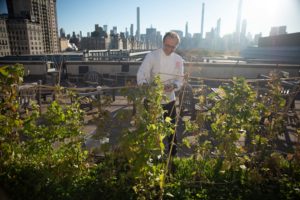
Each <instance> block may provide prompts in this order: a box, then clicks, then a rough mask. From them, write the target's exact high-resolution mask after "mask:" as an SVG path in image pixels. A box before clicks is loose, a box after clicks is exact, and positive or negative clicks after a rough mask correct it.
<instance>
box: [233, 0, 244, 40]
mask: <svg viewBox="0 0 300 200" xmlns="http://www.w3.org/2000/svg"><path fill="white" fill-rule="evenodd" d="M242 3H243V0H239V7H238V13H237V18H236V29H235V34H236V40H237V42H238V43H239V42H240V34H241V17H242Z"/></svg>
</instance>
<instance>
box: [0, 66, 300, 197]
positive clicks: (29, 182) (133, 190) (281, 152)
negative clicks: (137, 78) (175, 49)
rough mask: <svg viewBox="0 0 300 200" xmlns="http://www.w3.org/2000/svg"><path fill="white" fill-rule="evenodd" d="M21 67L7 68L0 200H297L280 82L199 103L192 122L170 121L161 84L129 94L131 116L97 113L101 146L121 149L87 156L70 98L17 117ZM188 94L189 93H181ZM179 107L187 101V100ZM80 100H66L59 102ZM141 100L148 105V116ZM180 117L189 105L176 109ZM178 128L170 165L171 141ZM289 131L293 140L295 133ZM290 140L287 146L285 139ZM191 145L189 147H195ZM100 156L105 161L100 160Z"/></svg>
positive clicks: (2, 72) (298, 155) (0, 82)
mask: <svg viewBox="0 0 300 200" xmlns="http://www.w3.org/2000/svg"><path fill="white" fill-rule="evenodd" d="M23 74H24V69H23V67H22V66H21V65H15V66H2V67H1V68H0V89H1V100H0V124H1V126H0V197H1V198H8V199H72V200H74V199H99V198H101V199H298V198H299V197H300V148H299V134H300V128H299V122H297V123H296V124H294V125H293V124H292V125H291V123H290V121H289V110H287V109H289V108H290V100H289V99H286V98H284V96H283V95H282V92H281V91H282V86H281V81H279V79H278V78H277V77H276V76H275V75H274V76H271V79H270V80H269V81H268V84H266V85H265V86H264V87H265V88H264V89H266V90H263V91H261V90H258V89H257V87H256V86H257V84H256V83H254V84H253V83H249V82H247V81H246V80H245V79H243V78H233V79H232V80H231V81H230V83H227V84H222V85H220V87H219V88H218V92H214V93H213V92H212V93H207V92H205V91H204V88H198V89H196V90H195V91H194V92H195V93H197V94H198V95H197V96H196V98H197V106H198V107H199V108H200V109H197V110H195V111H193V112H195V113H196V115H195V117H193V118H189V117H182V118H180V119H178V120H177V121H176V124H175V125H174V124H172V123H171V122H170V119H168V118H167V119H166V120H163V118H162V115H163V112H164V111H163V110H162V108H161V105H160V102H161V99H162V98H164V97H163V95H162V83H161V82H160V80H159V78H157V79H156V80H155V83H153V85H150V86H141V87H135V88H134V90H132V89H130V88H127V89H124V90H122V95H124V96H125V97H126V99H127V100H128V102H131V103H133V104H134V105H135V106H134V108H135V109H134V110H135V111H134V112H132V110H126V109H123V110H120V111H119V112H117V113H116V114H115V115H113V116H111V115H110V114H109V112H108V111H107V110H106V109H105V107H106V106H109V104H110V103H111V101H110V99H109V98H102V99H101V102H99V101H94V102H93V106H96V107H97V112H96V113H94V118H93V120H94V121H95V122H97V124H98V127H97V134H96V136H95V137H98V139H99V138H101V137H109V136H110V135H111V134H114V133H115V131H116V129H117V131H118V133H121V134H120V135H121V136H120V137H119V139H118V140H117V141H116V143H115V144H114V145H111V144H110V143H105V144H103V145H101V146H100V147H99V148H100V149H93V150H88V149H87V148H86V147H85V145H84V143H85V135H84V133H83V131H82V127H83V125H84V117H85V112H84V110H82V108H81V103H82V102H81V101H82V100H81V99H78V98H75V96H76V95H75V94H74V92H73V91H72V90H69V89H67V88H62V87H59V86H57V87H56V98H55V99H56V100H55V101H53V102H51V103H50V104H49V105H48V107H47V109H46V110H45V111H44V112H40V109H39V105H38V104H36V103H35V102H31V103H30V109H25V110H24V111H23V112H22V113H20V112H19V111H20V102H19V100H18V98H19V97H18V86H19V85H21V84H22V77H23ZM186 89H187V88H186V87H185V86H184V87H183V89H182V90H183V91H185V90H186ZM182 94H183V95H181V96H180V97H181V98H185V93H184V92H183V93H182ZM66 95H67V96H69V97H70V98H71V97H72V99H75V100H74V101H72V103H70V102H66V101H64V99H63V98H60V97H62V96H66ZM144 97H147V99H148V101H149V105H148V106H149V109H148V110H147V111H146V110H145V108H144V104H143V99H144ZM179 102H181V103H179V105H178V109H179V110H182V109H181V107H182V106H184V105H183V104H184V101H179ZM179 127H181V129H180V130H181V133H180V134H181V137H182V138H181V142H180V143H178V148H182V149H186V150H187V151H189V154H186V155H183V154H182V155H179V156H176V157H171V156H170V153H169V152H167V151H166V149H165V143H164V139H165V138H166V137H167V136H169V135H174V130H175V129H176V130H178V128H179ZM291 130H292V132H290V131H291ZM287 133H290V134H293V136H294V137H295V140H294V141H290V142H289V143H288V142H287V141H286V140H282V139H281V138H282V137H283V136H285V135H286V134H287ZM191 138H192V140H191ZM98 152H101V157H100V158H99V157H95V155H96V154H97V153H98Z"/></svg>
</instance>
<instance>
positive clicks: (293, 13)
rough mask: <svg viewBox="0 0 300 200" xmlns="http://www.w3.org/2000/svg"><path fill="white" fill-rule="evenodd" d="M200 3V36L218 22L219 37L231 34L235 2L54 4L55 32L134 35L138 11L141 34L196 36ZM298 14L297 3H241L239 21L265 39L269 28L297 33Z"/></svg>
mask: <svg viewBox="0 0 300 200" xmlns="http://www.w3.org/2000/svg"><path fill="white" fill-rule="evenodd" d="M202 3H205V14H204V35H205V33H206V32H209V31H210V30H211V28H215V27H216V24H217V20H218V19H219V18H221V31H220V33H221V36H223V35H225V34H231V33H234V32H235V29H236V18H237V9H238V3H239V0H209V1H208V0H202V1H200V0H189V1H182V0H164V1H159V0H115V1H109V0H101V1H97V0H88V1H84V2H83V1H82V0H58V1H57V16H58V28H59V29H60V28H63V29H64V30H65V32H66V33H67V34H72V32H75V33H77V34H78V33H79V31H82V34H83V36H86V35H87V32H92V31H94V26H95V24H99V26H103V25H108V29H109V30H111V29H112V27H113V26H116V27H117V28H118V32H125V29H126V28H127V31H128V32H129V30H130V25H131V24H133V25H134V32H135V31H136V28H137V24H136V8H137V7H140V32H141V34H144V33H145V32H146V28H150V27H153V28H156V29H157V31H161V33H162V34H164V32H166V31H169V30H181V31H183V32H184V31H185V24H186V23H188V29H189V33H191V34H194V33H200V31H201V10H202ZM270 3H272V5H271V4H270ZM85 8H86V9H85ZM77 10H80V11H79V12H76V11H77ZM299 11H300V1H299V0H243V2H242V16H241V19H242V20H243V19H246V20H247V32H251V34H252V35H254V34H258V33H260V32H261V33H262V36H268V35H269V32H270V30H271V27H273V26H287V32H288V33H293V32H300V23H299V22H298V21H299V19H300V12H299ZM80 16H81V17H80Z"/></svg>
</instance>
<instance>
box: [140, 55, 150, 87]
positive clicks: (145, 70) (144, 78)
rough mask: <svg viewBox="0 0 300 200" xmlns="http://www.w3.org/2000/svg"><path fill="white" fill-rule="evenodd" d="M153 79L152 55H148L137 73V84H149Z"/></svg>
mask: <svg viewBox="0 0 300 200" xmlns="http://www.w3.org/2000/svg"><path fill="white" fill-rule="evenodd" d="M150 79H151V55H150V54H147V55H146V57H145V59H144V60H143V62H142V64H141V66H140V67H139V70H138V72H137V84H138V85H142V84H148V83H150V81H151V80H150Z"/></svg>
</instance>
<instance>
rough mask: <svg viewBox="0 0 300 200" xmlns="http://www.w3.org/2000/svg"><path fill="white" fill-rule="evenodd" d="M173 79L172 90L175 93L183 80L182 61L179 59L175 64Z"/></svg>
mask: <svg viewBox="0 0 300 200" xmlns="http://www.w3.org/2000/svg"><path fill="white" fill-rule="evenodd" d="M175 74H176V75H175V78H174V81H173V88H174V90H175V91H177V90H179V89H180V88H181V86H182V85H183V80H184V66H183V59H180V60H179V61H177V62H176V66H175Z"/></svg>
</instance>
